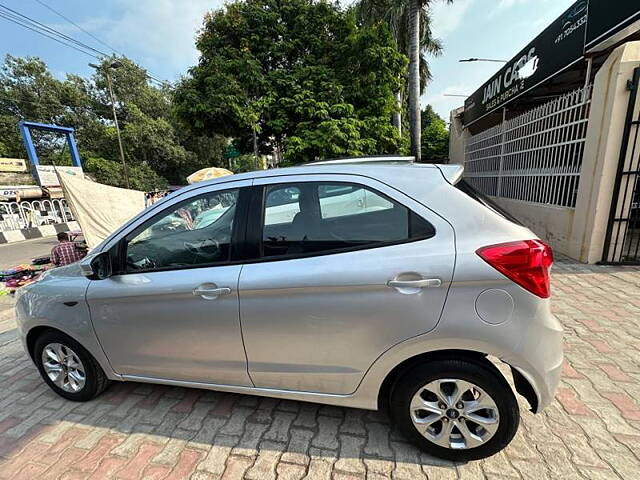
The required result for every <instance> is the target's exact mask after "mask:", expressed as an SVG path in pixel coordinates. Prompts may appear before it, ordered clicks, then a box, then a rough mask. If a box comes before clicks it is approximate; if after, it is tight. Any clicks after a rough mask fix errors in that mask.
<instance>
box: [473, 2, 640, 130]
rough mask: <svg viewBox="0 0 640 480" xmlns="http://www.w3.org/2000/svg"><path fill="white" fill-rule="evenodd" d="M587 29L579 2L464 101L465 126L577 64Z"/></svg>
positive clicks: (585, 12)
mask: <svg viewBox="0 0 640 480" xmlns="http://www.w3.org/2000/svg"><path fill="white" fill-rule="evenodd" d="M635 1H638V0H635ZM586 25H587V0H579V1H577V2H575V3H574V4H573V5H572V6H571V7H570V8H569V9H568V10H566V11H565V12H564V13H563V14H562V15H561V16H560V17H559V18H558V19H557V20H556V21H555V22H553V23H552V24H551V25H550V26H549V27H547V28H546V29H545V30H544V31H543V32H542V33H541V34H540V35H538V37H536V38H535V39H534V40H533V41H532V42H531V43H530V44H529V45H527V46H526V47H525V48H523V49H522V50H521V51H520V52H519V53H518V54H517V55H516V56H515V57H514V58H513V59H512V60H511V61H509V62H508V63H507V64H506V65H505V66H504V67H502V69H500V71H498V73H496V74H495V75H494V76H493V77H492V78H491V79H489V81H487V82H486V83H485V84H484V85H482V87H480V89H479V90H477V91H476V92H475V93H474V94H473V95H471V96H470V97H469V98H468V99H467V100H466V101H465V104H464V123H465V125H470V124H472V123H473V122H475V121H477V120H479V119H480V118H482V117H484V116H485V115H487V114H489V113H491V112H493V111H495V110H497V109H499V108H500V107H502V106H504V105H505V104H507V103H508V102H510V101H511V100H513V99H515V98H517V97H519V96H520V95H522V94H523V93H525V92H526V91H528V90H530V89H532V88H533V87H535V86H537V85H539V84H540V83H542V82H544V81H545V80H547V79H548V78H550V77H552V76H553V75H555V74H557V73H558V72H560V71H562V70H564V69H565V68H567V67H568V66H570V65H572V64H574V63H575V62H577V61H579V60H580V59H581V58H582V57H583V54H584V36H585V32H586Z"/></svg>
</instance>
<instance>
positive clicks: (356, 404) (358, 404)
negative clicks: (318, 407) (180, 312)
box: [120, 375, 378, 410]
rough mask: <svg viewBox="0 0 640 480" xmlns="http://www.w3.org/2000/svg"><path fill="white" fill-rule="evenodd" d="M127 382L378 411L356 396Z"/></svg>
mask: <svg viewBox="0 0 640 480" xmlns="http://www.w3.org/2000/svg"><path fill="white" fill-rule="evenodd" d="M120 378H121V379H122V380H123V381H125V382H142V383H157V384H160V385H171V386H174V387H185V388H201V389H204V390H214V391H218V392H230V393H240V394H243V395H257V396H260V397H273V398H282V399H287V400H298V401H301V402H312V403H322V404H325V405H334V406H337V407H351V408H362V409H365V410H377V409H378V402H377V398H376V399H367V398H361V397H360V396H358V395H357V393H355V394H351V395H336V394H327V393H316V392H300V391H296V390H279V389H275V388H257V387H245V386H239V385H219V384H215V383H203V382H186V381H181V380H170V379H166V378H153V377H141V376H137V375H121V377H120Z"/></svg>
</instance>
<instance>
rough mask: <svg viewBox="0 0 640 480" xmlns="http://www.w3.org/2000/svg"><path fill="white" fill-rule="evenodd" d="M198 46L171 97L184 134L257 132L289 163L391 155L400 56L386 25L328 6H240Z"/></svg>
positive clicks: (263, 2)
mask: <svg viewBox="0 0 640 480" xmlns="http://www.w3.org/2000/svg"><path fill="white" fill-rule="evenodd" d="M196 45H197V48H198V50H199V51H200V60H199V63H198V65H196V66H194V67H193V68H192V69H191V70H190V72H189V75H188V76H187V77H186V78H184V79H183V81H182V82H181V84H180V85H179V86H178V88H177V90H176V93H175V101H176V109H177V113H178V115H179V117H180V118H181V119H182V121H183V122H184V124H185V125H188V126H189V128H190V129H191V131H192V132H194V133H197V134H204V133H205V132H216V133H219V134H222V135H227V136H234V137H243V136H244V137H245V138H246V137H250V136H252V135H253V133H254V132H255V135H256V138H257V142H258V149H259V150H260V151H269V152H270V151H274V150H275V151H284V152H285V153H284V157H285V160H287V161H288V162H291V163H299V162H305V161H309V160H313V159H316V158H323V157H330V156H341V155H362V154H374V153H395V152H397V151H398V150H399V148H400V145H401V139H400V138H399V135H398V134H397V131H396V130H395V129H393V127H392V126H391V124H390V123H389V118H390V116H391V113H392V112H393V110H394V108H395V99H394V92H395V91H397V90H398V88H399V87H400V78H401V77H402V74H403V72H404V70H405V68H406V59H405V57H404V56H403V55H401V54H399V53H398V51H397V49H396V48H395V44H394V41H393V39H392V37H391V35H390V33H389V31H388V28H386V26H383V25H377V26H371V27H362V28H359V27H358V26H357V25H356V23H355V19H354V17H353V16H352V15H351V14H349V13H347V12H344V11H342V10H340V9H339V7H338V6H337V5H336V4H332V3H329V2H326V1H314V0H288V1H286V2H282V1H280V0H246V1H240V2H236V3H231V4H228V5H227V6H226V7H225V8H224V9H222V10H218V11H214V12H212V13H211V14H210V15H209V16H208V17H207V18H206V20H205V24H204V28H203V30H202V32H201V33H200V35H199V37H198V39H197V42H196ZM238 144H239V145H240V146H244V145H246V142H238ZM245 153H246V152H245Z"/></svg>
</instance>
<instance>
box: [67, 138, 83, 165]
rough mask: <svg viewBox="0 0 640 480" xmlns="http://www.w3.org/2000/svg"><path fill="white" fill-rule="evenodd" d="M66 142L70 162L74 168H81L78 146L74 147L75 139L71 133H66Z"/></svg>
mask: <svg viewBox="0 0 640 480" xmlns="http://www.w3.org/2000/svg"><path fill="white" fill-rule="evenodd" d="M67 142H69V151H70V152H71V162H72V163H73V165H74V166H75V167H82V162H81V161H80V154H79V153H78V146H77V145H76V138H75V136H74V135H73V132H68V133H67Z"/></svg>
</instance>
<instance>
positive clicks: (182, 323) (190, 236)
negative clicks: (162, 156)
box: [87, 181, 251, 386]
mask: <svg viewBox="0 0 640 480" xmlns="http://www.w3.org/2000/svg"><path fill="white" fill-rule="evenodd" d="M248 185H250V182H246V181H245V182H235V183H231V184H227V185H225V186H220V187H217V189H211V188H209V190H208V191H203V190H196V193H193V194H191V195H190V197H189V198H186V199H184V200H179V199H177V200H175V201H173V202H170V205H168V206H167V207H165V208H164V209H162V211H160V213H157V214H155V215H153V216H152V217H151V218H147V219H145V220H144V221H142V222H141V223H140V224H139V226H137V227H135V228H133V229H132V230H131V231H129V232H128V233H126V235H125V236H124V237H123V238H122V240H121V241H120V243H119V244H118V246H117V250H118V252H119V258H121V259H122V258H124V259H125V261H122V260H121V261H120V271H119V272H118V273H116V274H115V275H113V276H112V277H110V278H108V279H105V280H99V281H92V282H91V284H90V285H89V288H88V290H87V301H88V303H89V307H90V309H91V317H92V321H93V324H94V326H95V330H96V333H97V335H98V338H99V340H100V343H101V345H102V348H103V349H104V351H105V353H106V355H107V357H108V358H109V362H110V363H111V365H112V367H113V368H114V370H115V371H116V372H118V373H120V374H123V375H127V376H132V377H134V378H135V377H153V378H160V379H171V380H180V381H193V382H205V383H217V384H227V385H243V386H250V385H251V381H250V380H249V377H248V375H247V363H246V356H245V353H244V347H243V344H242V335H241V331H240V321H239V317H238V315H239V310H238V309H239V305H238V290H237V284H238V277H239V274H240V269H241V265H240V264H239V262H237V261H235V260H234V257H233V255H232V243H233V242H232V239H233V238H235V236H236V235H237V233H236V232H237V231H238V228H239V227H238V224H239V222H241V221H242V220H243V219H241V218H240V217H241V215H240V214H239V212H240V211H241V210H242V208H241V207H240V205H241V203H242V202H243V201H244V200H243V198H244V196H245V195H246V193H247V190H246V189H245V188H243V187H248ZM205 190H206V189H205ZM234 226H235V228H234Z"/></svg>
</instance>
